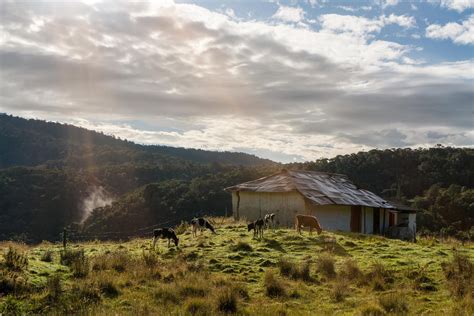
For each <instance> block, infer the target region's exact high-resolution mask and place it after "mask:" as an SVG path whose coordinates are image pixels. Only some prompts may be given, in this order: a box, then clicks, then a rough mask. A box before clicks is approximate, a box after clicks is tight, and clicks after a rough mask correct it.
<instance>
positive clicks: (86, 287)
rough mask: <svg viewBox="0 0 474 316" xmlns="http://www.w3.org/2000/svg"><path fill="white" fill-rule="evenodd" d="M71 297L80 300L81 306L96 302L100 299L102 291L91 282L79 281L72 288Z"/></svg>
mask: <svg viewBox="0 0 474 316" xmlns="http://www.w3.org/2000/svg"><path fill="white" fill-rule="evenodd" d="M71 296H72V297H71V299H72V300H73V301H76V302H79V304H80V306H84V305H87V304H89V303H90V304H95V303H98V302H99V301H100V291H99V289H98V288H97V287H96V286H94V284H90V283H77V284H75V285H74V286H73V287H72V289H71Z"/></svg>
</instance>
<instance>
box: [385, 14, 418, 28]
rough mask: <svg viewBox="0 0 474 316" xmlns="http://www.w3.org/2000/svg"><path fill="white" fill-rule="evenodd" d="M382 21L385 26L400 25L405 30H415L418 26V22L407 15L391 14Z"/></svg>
mask: <svg viewBox="0 0 474 316" xmlns="http://www.w3.org/2000/svg"><path fill="white" fill-rule="evenodd" d="M381 20H382V21H383V22H384V23H385V24H398V25H399V26H401V27H403V28H407V29H410V28H413V27H415V26H416V20H415V18H414V17H412V16H407V15H395V14H390V15H389V16H388V17H387V16H382V17H381Z"/></svg>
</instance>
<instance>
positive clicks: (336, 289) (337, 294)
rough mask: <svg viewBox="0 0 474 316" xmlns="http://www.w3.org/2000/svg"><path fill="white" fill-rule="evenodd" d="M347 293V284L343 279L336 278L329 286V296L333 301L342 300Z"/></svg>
mask: <svg viewBox="0 0 474 316" xmlns="http://www.w3.org/2000/svg"><path fill="white" fill-rule="evenodd" d="M348 294H349V284H348V283H347V281H346V280H344V279H338V280H337V281H336V282H335V283H334V284H333V286H332V288H331V293H330V295H331V298H332V299H333V300H334V301H335V302H342V301H343V300H344V299H345V298H346V297H347V296H348Z"/></svg>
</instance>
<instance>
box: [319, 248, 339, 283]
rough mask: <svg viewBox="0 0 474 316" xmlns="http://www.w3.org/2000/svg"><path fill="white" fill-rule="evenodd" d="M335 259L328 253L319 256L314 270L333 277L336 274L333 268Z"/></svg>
mask: <svg viewBox="0 0 474 316" xmlns="http://www.w3.org/2000/svg"><path fill="white" fill-rule="evenodd" d="M334 263H335V260H334V258H333V257H332V256H331V255H329V254H324V255H321V256H319V258H318V260H317V261H316V270H317V271H318V272H320V273H322V274H323V275H324V276H326V277H327V278H330V279H332V278H334V277H335V276H336V270H335V268H334Z"/></svg>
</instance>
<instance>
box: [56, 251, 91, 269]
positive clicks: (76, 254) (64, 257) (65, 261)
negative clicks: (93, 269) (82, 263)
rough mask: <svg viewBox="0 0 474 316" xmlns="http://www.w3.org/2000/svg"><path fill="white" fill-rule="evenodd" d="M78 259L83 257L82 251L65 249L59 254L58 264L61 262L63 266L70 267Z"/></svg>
mask: <svg viewBox="0 0 474 316" xmlns="http://www.w3.org/2000/svg"><path fill="white" fill-rule="evenodd" d="M80 257H85V254H84V249H79V250H71V249H65V250H61V251H60V252H59V262H61V264H62V265H65V266H71V265H72V262H73V261H75V260H76V259H77V258H80Z"/></svg>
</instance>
